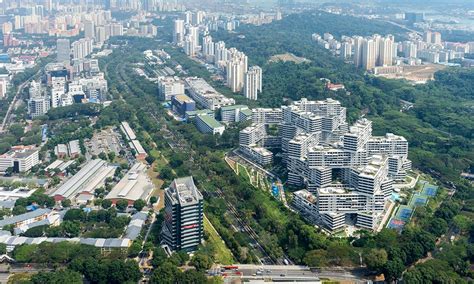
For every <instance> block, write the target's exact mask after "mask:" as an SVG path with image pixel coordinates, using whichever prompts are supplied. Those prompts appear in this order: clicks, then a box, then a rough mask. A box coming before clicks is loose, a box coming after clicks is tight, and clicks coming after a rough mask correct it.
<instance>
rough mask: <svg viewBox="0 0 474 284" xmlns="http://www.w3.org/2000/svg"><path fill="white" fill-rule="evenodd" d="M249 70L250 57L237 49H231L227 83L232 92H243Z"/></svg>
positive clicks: (227, 68) (227, 67)
mask: <svg viewBox="0 0 474 284" xmlns="http://www.w3.org/2000/svg"><path fill="white" fill-rule="evenodd" d="M247 70H248V57H247V56H246V55H245V54H244V53H243V52H240V51H238V50H237V49H235V48H231V49H229V52H228V56H227V63H226V76H227V80H226V82H227V86H228V87H229V88H230V89H231V90H232V92H240V91H242V89H243V88H244V80H245V74H246V73H247Z"/></svg>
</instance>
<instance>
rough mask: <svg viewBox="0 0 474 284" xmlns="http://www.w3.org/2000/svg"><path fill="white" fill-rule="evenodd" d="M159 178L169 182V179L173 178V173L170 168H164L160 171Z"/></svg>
mask: <svg viewBox="0 0 474 284" xmlns="http://www.w3.org/2000/svg"><path fill="white" fill-rule="evenodd" d="M160 177H161V178H162V179H166V180H171V179H173V178H174V174H173V171H172V170H171V169H170V168H168V167H165V168H163V169H162V170H161V172H160Z"/></svg>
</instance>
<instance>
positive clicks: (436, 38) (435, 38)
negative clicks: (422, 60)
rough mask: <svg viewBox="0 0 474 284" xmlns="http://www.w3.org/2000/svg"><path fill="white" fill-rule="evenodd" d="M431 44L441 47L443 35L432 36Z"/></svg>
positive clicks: (436, 33) (435, 33) (435, 34)
mask: <svg viewBox="0 0 474 284" xmlns="http://www.w3.org/2000/svg"><path fill="white" fill-rule="evenodd" d="M431 43H433V44H437V45H441V33H439V32H434V33H433V34H432V36H431Z"/></svg>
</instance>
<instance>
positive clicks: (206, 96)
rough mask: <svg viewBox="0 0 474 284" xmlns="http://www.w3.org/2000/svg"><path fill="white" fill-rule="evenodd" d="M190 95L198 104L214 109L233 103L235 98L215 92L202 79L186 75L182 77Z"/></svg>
mask: <svg viewBox="0 0 474 284" xmlns="http://www.w3.org/2000/svg"><path fill="white" fill-rule="evenodd" d="M184 81H185V84H186V89H187V91H188V93H189V95H190V97H191V98H192V99H193V100H194V101H195V102H196V103H198V104H199V105H200V106H202V107H204V108H207V109H210V110H216V109H219V108H221V107H223V106H229V105H234V104H235V100H234V99H231V98H227V97H225V96H224V95H222V94H221V93H219V92H217V91H216V90H215V89H214V88H213V87H212V86H211V85H209V84H208V83H207V82H206V81H205V80H204V79H201V78H197V77H188V78H185V79H184Z"/></svg>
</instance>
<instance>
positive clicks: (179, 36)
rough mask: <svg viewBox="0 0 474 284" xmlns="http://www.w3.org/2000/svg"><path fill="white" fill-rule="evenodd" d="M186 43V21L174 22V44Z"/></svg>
mask: <svg viewBox="0 0 474 284" xmlns="http://www.w3.org/2000/svg"><path fill="white" fill-rule="evenodd" d="M183 41H184V21H183V20H174V29H173V43H174V44H180V43H182V42H183Z"/></svg>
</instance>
